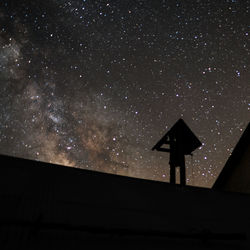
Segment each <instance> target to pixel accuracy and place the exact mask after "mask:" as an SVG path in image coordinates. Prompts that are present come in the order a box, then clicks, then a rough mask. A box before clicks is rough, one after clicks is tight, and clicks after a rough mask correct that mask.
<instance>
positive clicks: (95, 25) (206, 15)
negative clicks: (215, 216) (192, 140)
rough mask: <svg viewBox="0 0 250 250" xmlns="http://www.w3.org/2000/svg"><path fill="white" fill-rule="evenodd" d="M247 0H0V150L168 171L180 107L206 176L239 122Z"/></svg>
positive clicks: (196, 169) (244, 100) (228, 147)
mask: <svg viewBox="0 0 250 250" xmlns="http://www.w3.org/2000/svg"><path fill="white" fill-rule="evenodd" d="M249 17H250V1H248V0H221V1H216V0H210V1H209V0H192V1H191V0H190V1H184V0H179V1H175V0H154V1H153V0H151V1H147V0H133V1H132V0H117V1H108V0H107V1H106V0H100V1H94V0H81V1H80V0H79V1H78V0H74V1H69V0H68V1H65V0H50V1H25V0H22V1H17V0H16V1H11V0H9V1H1V3H0V86H1V89H0V153H2V154H7V155H13V156H18V157H24V158H29V159H35V160H41V161H46V162H52V163H59V164H63V165H68V166H76V167H79V168H87V169H91V170H97V171H102V172H108V173H116V174H121V175H128V176H134V177H139V178H146V179H153V180H160V181H169V166H168V161H169V155H168V154H167V153H161V152H157V151H151V148H152V147H153V146H154V144H155V143H156V142H157V141H158V140H159V139H160V138H161V137H162V136H163V135H164V134H165V133H166V132H167V131H168V129H170V128H171V126H172V125H173V124H174V123H175V122H176V121H177V120H178V119H179V118H183V119H184V121H185V122H186V123H187V124H188V126H189V127H190V128H191V130H192V131H193V132H194V133H195V134H196V136H197V137H198V138H199V140H200V141H201V142H202V143H203V145H202V147H201V148H199V149H197V150H196V151H194V154H193V157H192V158H191V156H187V157H186V160H187V161H186V165H187V178H188V179H187V183H188V184H189V185H198V186H205V187H210V186H211V185H212V184H213V183H214V181H215V179H216V177H217V176H218V174H219V173H220V171H221V169H222V168H223V166H224V164H225V162H226V160H227V159H228V157H229V155H230V153H231V152H232V150H233V148H234V146H235V145H236V143H237V142H238V140H239V138H240V136H241V135H242V133H243V131H244V129H245V127H246V126H247V124H248V122H249V117H250V116H249V111H250V84H249V79H250V74H249V67H250V58H249V55H250V51H249V37H250V35H249V32H250V21H249V20H250V18H249Z"/></svg>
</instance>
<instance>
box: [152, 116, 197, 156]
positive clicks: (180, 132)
mask: <svg viewBox="0 0 250 250" xmlns="http://www.w3.org/2000/svg"><path fill="white" fill-rule="evenodd" d="M171 136H172V137H174V138H176V140H180V143H181V144H182V145H183V149H184V154H185V155H189V154H191V153H192V152H193V151H194V150H195V149H196V148H198V147H200V146H201V145H202V144H201V142H200V141H199V139H198V138H197V137H196V136H195V134H194V133H193V132H192V131H191V129H190V128H189V127H188V126H187V124H186V123H185V122H184V120H183V119H179V120H178V121H177V122H176V123H175V124H174V126H173V127H172V128H171V129H170V130H169V131H168V132H167V133H166V134H165V135H164V136H163V137H162V138H161V139H160V140H159V141H158V142H157V143H156V145H155V146H154V147H153V148H152V150H154V149H159V148H160V147H161V146H162V145H163V144H166V143H168V138H169V137H171Z"/></svg>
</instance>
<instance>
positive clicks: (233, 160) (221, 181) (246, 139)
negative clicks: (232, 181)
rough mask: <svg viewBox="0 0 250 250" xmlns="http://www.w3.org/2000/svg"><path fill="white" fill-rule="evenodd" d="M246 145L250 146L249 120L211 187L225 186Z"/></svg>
mask: <svg viewBox="0 0 250 250" xmlns="http://www.w3.org/2000/svg"><path fill="white" fill-rule="evenodd" d="M248 147H250V122H249V123H248V126H247V127H246V129H245V131H244V132H243V134H242V136H241V138H240V140H239V142H238V143H237V145H236V146H235V148H234V150H233V152H232V154H231V155H230V157H229V158H228V160H227V162H226V164H225V166H224V168H223V169H222V171H221V173H220V175H219V177H218V178H217V180H216V181H215V183H214V185H213V188H216V189H221V188H223V187H224V186H225V184H226V183H227V182H228V180H229V178H230V177H231V176H232V174H233V172H234V171H235V170H236V169H237V166H238V163H239V162H240V160H241V158H242V157H243V155H244V153H245V151H246V150H247V148H248Z"/></svg>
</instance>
